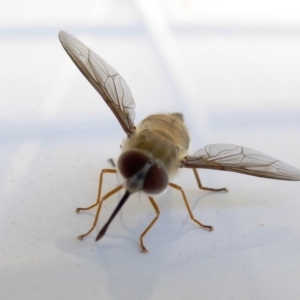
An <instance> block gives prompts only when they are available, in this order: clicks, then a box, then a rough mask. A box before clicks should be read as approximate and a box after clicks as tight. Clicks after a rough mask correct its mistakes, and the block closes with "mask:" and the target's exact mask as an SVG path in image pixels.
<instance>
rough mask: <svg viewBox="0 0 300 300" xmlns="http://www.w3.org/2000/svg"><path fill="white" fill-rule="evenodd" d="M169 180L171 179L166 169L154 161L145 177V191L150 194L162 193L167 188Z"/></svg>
mask: <svg viewBox="0 0 300 300" xmlns="http://www.w3.org/2000/svg"><path fill="white" fill-rule="evenodd" d="M168 182H169V179H168V175H167V173H166V171H165V170H164V169H163V168H162V167H160V166H158V165H157V164H156V163H154V164H153V165H152V166H151V168H150V169H149V171H148V173H147V176H146V178H145V181H144V185H143V191H144V192H145V193H148V194H159V193H162V192H163V191H164V190H165V189H166V187H167V185H168Z"/></svg>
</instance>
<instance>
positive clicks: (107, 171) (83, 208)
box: [76, 169, 117, 213]
mask: <svg viewBox="0 0 300 300" xmlns="http://www.w3.org/2000/svg"><path fill="white" fill-rule="evenodd" d="M106 173H117V171H116V170H114V169H103V170H102V171H101V173H100V179H99V188H98V196H97V201H96V203H95V204H93V205H91V206H89V207H78V208H76V212H77V213H79V212H80V211H82V210H89V209H92V208H93V207H95V206H97V205H98V204H99V202H100V197H101V190H102V181H103V175H104V174H106Z"/></svg>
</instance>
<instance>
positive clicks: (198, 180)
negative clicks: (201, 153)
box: [193, 168, 228, 192]
mask: <svg viewBox="0 0 300 300" xmlns="http://www.w3.org/2000/svg"><path fill="white" fill-rule="evenodd" d="M193 172H194V175H195V177H196V180H197V183H198V187H199V189H201V190H205V191H212V192H221V191H224V192H228V190H227V189H226V188H221V189H214V188H208V187H205V186H203V185H202V183H201V180H200V177H199V174H198V172H197V169H195V168H193Z"/></svg>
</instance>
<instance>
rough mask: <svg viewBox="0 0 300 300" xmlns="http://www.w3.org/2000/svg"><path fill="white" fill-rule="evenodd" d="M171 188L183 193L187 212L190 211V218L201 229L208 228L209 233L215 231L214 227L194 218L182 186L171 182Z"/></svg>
mask: <svg viewBox="0 0 300 300" xmlns="http://www.w3.org/2000/svg"><path fill="white" fill-rule="evenodd" d="M169 186H170V187H172V188H174V189H176V190H178V191H180V192H181V194H182V197H183V200H184V203H185V206H186V208H187V210H188V212H189V215H190V218H191V219H192V220H193V221H194V222H195V223H197V224H198V225H200V226H201V227H203V228H207V229H208V230H209V231H212V230H213V227H212V226H209V225H204V224H202V223H201V222H199V221H198V220H196V219H195V218H194V216H193V213H192V211H191V208H190V206H189V203H188V201H187V198H186V196H185V193H184V191H183V189H182V187H180V186H179V185H177V184H174V183H171V182H169Z"/></svg>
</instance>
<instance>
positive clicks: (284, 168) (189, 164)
mask: <svg viewBox="0 0 300 300" xmlns="http://www.w3.org/2000/svg"><path fill="white" fill-rule="evenodd" d="M59 39H60V42H61V44H62V46H63V47H64V49H65V50H66V52H67V53H68V55H69V56H70V58H71V59H72V60H73V62H74V63H75V65H76V66H77V67H78V69H79V70H80V71H81V73H82V74H83V75H84V76H85V77H86V79H87V80H88V81H89V82H90V83H91V84H92V86H93V87H94V88H95V89H96V90H97V92H98V93H99V94H100V95H101V97H102V98H103V100H104V101H105V102H106V104H107V105H108V106H109V108H110V109H111V110H112V112H113V113H114V115H115V117H116V118H117V119H118V121H119V123H120V125H121V126H122V128H123V130H124V131H125V133H126V134H127V139H126V140H125V141H124V142H123V145H122V153H121V155H120V157H119V159H118V162H117V169H118V170H119V172H120V173H121V175H122V176H123V177H124V178H125V183H124V184H121V185H119V186H117V187H116V188H114V189H113V190H111V191H110V192H108V193H107V194H106V195H104V196H101V190H102V182H103V176H104V175H105V174H107V173H117V171H116V170H115V169H103V170H102V171H101V173H100V180H99V190H98V197H97V201H96V203H95V204H93V205H91V206H89V207H86V208H77V210H76V212H77V213H78V212H80V211H82V210H89V209H91V208H94V207H97V212H96V216H95V220H94V223H93V226H92V228H91V229H90V230H89V231H88V232H87V233H85V234H83V235H80V236H79V237H78V238H79V239H80V240H82V239H83V238H84V237H85V236H87V235H88V234H90V233H91V232H92V230H93V229H94V228H95V227H96V224H97V221H98V217H99V213H100V210H101V206H102V203H103V201H105V200H107V199H108V198H109V197H110V196H112V195H113V194H115V193H116V192H118V191H119V190H121V189H122V188H125V194H124V195H123V197H122V198H121V200H120V202H119V204H118V205H117V207H116V208H115V210H114V211H113V213H112V215H111V217H110V218H109V220H108V221H107V222H106V224H105V225H104V226H103V228H102V229H101V230H100V232H99V233H98V235H97V236H96V241H98V240H99V239H101V238H102V237H103V236H104V235H105V233H106V230H107V228H108V227H109V224H110V223H111V221H112V220H113V219H114V217H115V216H116V215H117V213H118V212H119V210H120V209H121V207H122V206H123V205H124V203H125V202H126V201H127V199H128V198H129V197H130V195H132V194H133V193H136V192H139V191H143V192H145V193H146V194H147V195H148V199H149V201H150V203H151V205H152V206H153V208H154V210H155V212H156V216H155V218H154V219H153V220H152V222H151V223H150V224H149V225H148V226H147V228H146V229H145V230H144V231H143V232H142V234H141V236H140V245H141V248H142V251H143V252H147V250H146V248H145V246H144V243H143V238H144V236H145V235H146V233H147V232H148V231H149V229H150V228H151V227H152V226H153V225H154V223H155V222H156V221H157V219H158V217H159V214H160V211H159V208H158V206H157V204H156V203H155V201H154V199H153V198H152V196H151V195H155V194H160V193H161V192H163V191H164V190H165V189H166V188H167V186H171V187H173V188H175V189H177V190H178V191H180V192H181V194H182V197H183V200H184V202H185V205H186V208H187V210H188V213H189V216H190V218H191V219H192V220H193V221H194V222H195V223H197V224H198V225H200V226H201V227H204V228H206V229H208V230H209V231H212V230H213V227H212V226H209V225H204V224H202V223H201V222H199V221H198V220H196V219H195V218H194V216H193V213H192V211H191V209H190V206H189V203H188V201H187V198H186V196H185V193H184V191H183V189H182V188H181V187H180V186H178V185H176V184H174V183H171V182H169V178H170V177H172V176H173V175H174V174H175V173H176V172H177V171H178V170H179V168H190V169H192V170H193V172H194V175H195V178H196V181H197V183H198V186H199V188H200V189H203V190H209V191H227V189H226V188H220V189H213V188H207V187H204V186H202V183H201V181H200V177H199V174H198V172H197V169H198V168H202V169H214V170H222V171H232V172H237V173H243V174H247V175H252V176H258V177H264V178H271V179H279V180H291V181H299V180H300V170H297V169H296V168H294V167H292V166H289V165H287V164H285V163H283V162H281V161H280V160H278V159H276V158H273V157H271V156H269V155H266V154H263V153H261V152H258V151H256V150H252V149H250V148H247V147H241V146H236V145H233V144H212V145H207V146H205V147H204V149H200V150H198V151H196V152H195V153H194V154H193V155H188V148H189V143H190V137H189V133H188V130H187V128H186V126H185V124H184V119H183V115H182V114H181V113H172V114H154V115H150V116H148V117H146V118H145V119H144V120H143V121H142V122H141V123H140V124H138V125H137V126H136V127H135V125H134V117H135V111H134V109H135V102H134V100H133V96H132V94H131V91H130V89H129V87H128V85H127V83H126V81H125V80H124V79H123V78H122V77H121V76H120V74H119V73H118V72H117V71H116V70H115V69H114V68H112V67H111V66H110V65H109V64H108V63H107V62H105V61H104V60H103V59H102V58H101V57H100V56H98V55H97V54H96V53H95V52H94V51H93V50H91V49H89V48H88V47H87V46H85V45H84V44H83V43H82V42H80V41H79V40H78V39H76V38H75V37H74V36H72V35H70V34H68V33H66V32H64V31H61V32H60V33H59Z"/></svg>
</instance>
